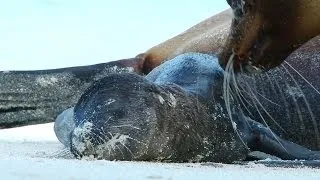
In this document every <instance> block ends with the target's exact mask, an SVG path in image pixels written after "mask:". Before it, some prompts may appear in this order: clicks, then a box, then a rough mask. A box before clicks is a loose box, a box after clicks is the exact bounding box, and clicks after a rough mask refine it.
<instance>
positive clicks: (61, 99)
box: [0, 58, 143, 129]
mask: <svg viewBox="0 0 320 180" xmlns="http://www.w3.org/2000/svg"><path fill="white" fill-rule="evenodd" d="M140 60H141V59H139V58H132V59H124V60H119V61H113V62H108V63H102V64H96V65H91V66H79V67H71V68H63V69H52V70H38V71H3V72H0V129H1V128H11V127H18V126H24V125H31V124H40V123H46V122H53V121H54V119H55V118H56V116H57V115H58V114H59V113H61V112H62V111H63V110H65V109H67V108H69V107H72V106H74V105H75V103H76V102H77V101H78V98H79V97H80V95H81V94H82V92H83V91H84V90H85V89H86V88H87V87H88V86H89V85H90V84H91V83H92V82H93V81H94V80H97V79H100V78H102V77H104V76H106V75H107V74H109V73H113V72H136V73H138V74H139V73H141V71H142V68H141V65H142V64H143V63H142V62H141V61H140Z"/></svg>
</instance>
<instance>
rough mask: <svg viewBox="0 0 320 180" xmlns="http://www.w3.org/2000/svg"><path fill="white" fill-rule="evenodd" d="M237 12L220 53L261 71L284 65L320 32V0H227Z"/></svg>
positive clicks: (236, 64)
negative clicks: (297, 50)
mask: <svg viewBox="0 0 320 180" xmlns="http://www.w3.org/2000/svg"><path fill="white" fill-rule="evenodd" d="M227 2H228V3H229V5H230V6H231V8H232V10H233V14H234V18H233V20H232V25H231V28H230V33H229V36H228V38H227V40H226V44H225V45H224V50H223V51H222V53H221V55H220V62H221V64H222V65H224V66H225V65H226V64H227V62H228V61H229V59H230V57H231V55H235V56H234V57H233V61H234V67H235V68H236V69H240V68H241V67H243V69H244V70H247V71H260V70H264V69H270V68H272V67H276V66H278V65H280V64H281V63H282V62H283V60H284V59H285V58H286V57H287V56H289V55H290V53H292V52H293V51H294V50H295V49H297V48H298V47H299V46H301V45H302V44H304V43H305V42H306V41H308V40H310V39H311V38H313V37H315V36H317V35H319V34H320V11H319V10H320V0H282V1H279V0H227Z"/></svg>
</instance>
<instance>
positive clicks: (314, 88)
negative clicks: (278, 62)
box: [282, 61, 320, 95]
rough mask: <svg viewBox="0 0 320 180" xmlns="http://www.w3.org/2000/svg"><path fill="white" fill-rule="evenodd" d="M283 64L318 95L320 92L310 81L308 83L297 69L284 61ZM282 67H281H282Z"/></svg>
mask: <svg viewBox="0 0 320 180" xmlns="http://www.w3.org/2000/svg"><path fill="white" fill-rule="evenodd" d="M284 63H285V64H287V65H288V66H289V67H290V68H291V69H292V70H293V71H294V72H295V73H297V74H298V75H299V76H300V77H301V78H302V79H303V80H304V81H305V82H306V83H307V84H308V85H309V86H310V87H311V88H312V89H313V90H315V91H316V92H317V93H318V94H319V95H320V91H319V90H318V89H317V88H316V87H314V86H313V85H312V84H311V83H310V81H308V80H307V79H306V78H305V77H304V76H303V75H302V74H301V73H300V72H299V71H298V70H297V69H295V68H294V67H293V66H292V65H291V64H290V63H289V62H288V61H284ZM282 66H283V65H282Z"/></svg>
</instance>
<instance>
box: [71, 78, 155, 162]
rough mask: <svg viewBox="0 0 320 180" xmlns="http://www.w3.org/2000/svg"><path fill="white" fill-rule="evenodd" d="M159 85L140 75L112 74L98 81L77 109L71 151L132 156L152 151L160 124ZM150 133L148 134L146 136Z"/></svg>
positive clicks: (97, 155) (104, 156)
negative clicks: (157, 117) (149, 148)
mask: <svg viewBox="0 0 320 180" xmlns="http://www.w3.org/2000/svg"><path fill="white" fill-rule="evenodd" d="M157 91H158V90H157V88H156V87H154V86H153V85H152V84H151V83H149V82H147V81H145V80H144V79H143V78H142V77H140V76H138V75H133V74H129V75H121V74H113V75H109V76H107V77H105V78H103V79H101V80H99V81H97V82H95V83H94V84H93V85H92V86H91V87H89V88H88V89H87V91H86V92H85V93H84V94H83V95H82V97H81V98H80V100H79V102H78V103H77V105H76V106H75V109H74V118H75V121H76V128H75V129H74V131H73V132H72V134H71V151H72V152H73V153H74V154H75V155H78V157H83V156H93V157H95V158H97V159H108V160H114V159H116V160H131V159H135V158H140V156H143V155H144V154H145V153H144V152H143V151H140V150H141V149H144V150H145V151H148V146H147V145H148V144H150V142H148V141H150V140H151V139H152V135H151V134H150V133H152V131H150V129H153V128H155V127H154V126H155V124H156V116H157V115H156V108H158V107H157V104H158V103H155V101H156V97H153V96H152V95H156V94H157ZM147 136H148V137H150V139H148V138H144V137H147Z"/></svg>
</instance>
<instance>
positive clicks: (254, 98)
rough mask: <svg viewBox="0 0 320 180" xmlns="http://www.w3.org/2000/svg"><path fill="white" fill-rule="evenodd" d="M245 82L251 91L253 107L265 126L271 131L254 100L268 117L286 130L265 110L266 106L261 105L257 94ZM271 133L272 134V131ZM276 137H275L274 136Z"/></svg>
mask: <svg viewBox="0 0 320 180" xmlns="http://www.w3.org/2000/svg"><path fill="white" fill-rule="evenodd" d="M245 84H246V85H247V87H248V89H249V91H250V92H251V95H252V96H251V98H252V100H253V101H252V103H253V105H254V107H255V108H256V109H257V112H258V114H259V116H260V117H261V119H262V120H263V122H264V124H265V125H266V126H267V128H268V129H269V130H270V131H271V128H270V127H269V125H268V123H267V122H266V121H265V118H264V117H263V115H262V114H261V111H260V110H259V107H258V106H257V104H256V103H255V102H257V103H258V105H259V106H260V107H261V108H262V110H263V111H264V112H265V113H266V114H267V116H269V117H270V119H271V120H272V121H273V122H274V123H275V124H276V125H277V126H278V127H279V128H280V129H281V130H282V131H283V132H286V130H284V129H283V128H282V127H281V125H280V124H279V123H278V122H277V121H276V120H275V119H274V118H273V117H272V115H271V114H270V113H269V112H268V111H267V110H266V108H265V107H264V106H263V104H262V103H261V102H260V100H259V99H258V98H257V96H256V95H255V94H254V92H253V90H252V88H251V87H250V86H249V85H248V83H247V82H245ZM272 134H274V133H273V132H272ZM275 138H276V137H275Z"/></svg>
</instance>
